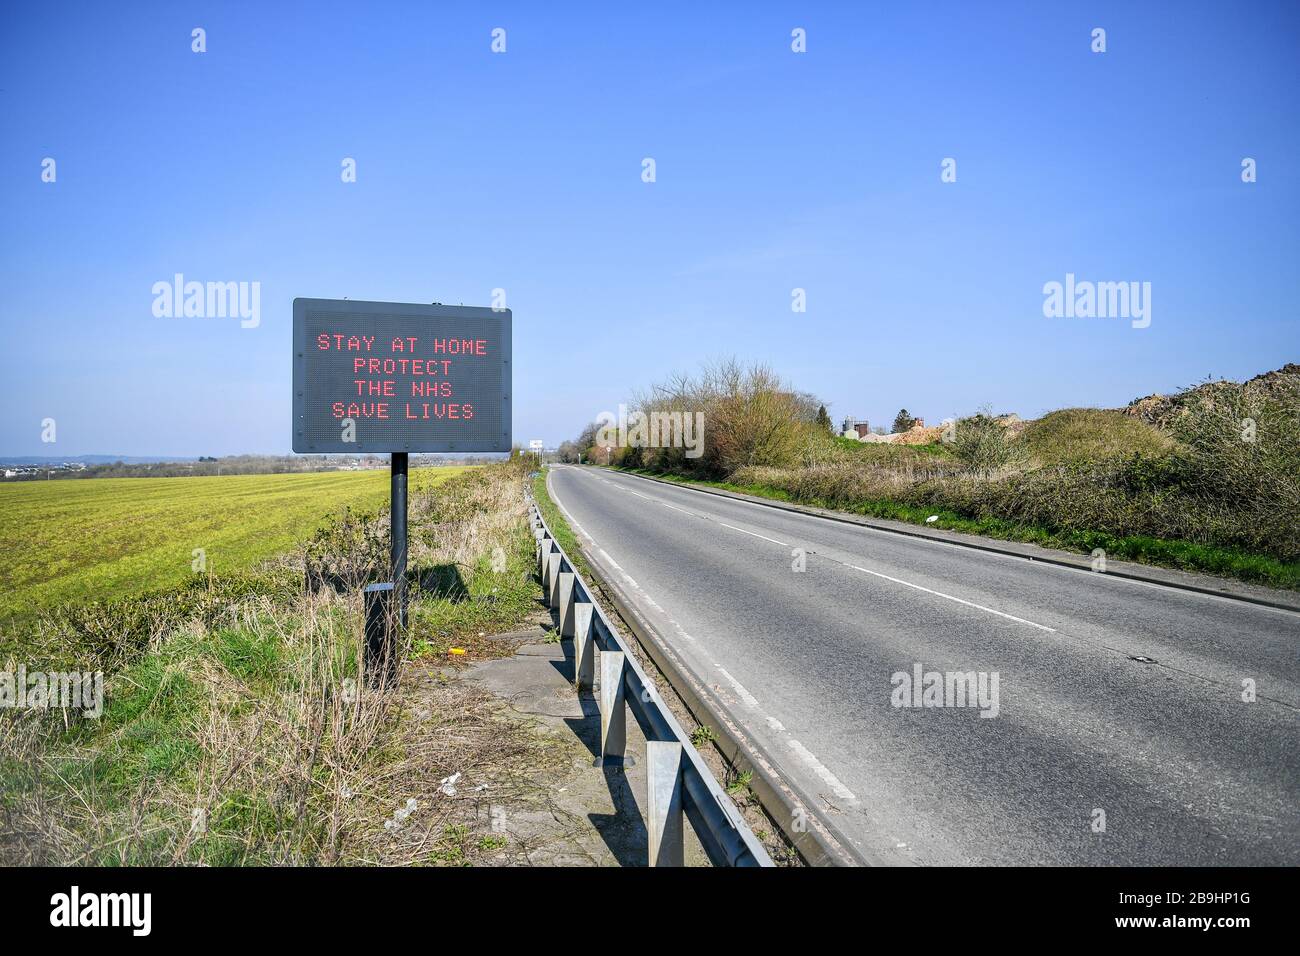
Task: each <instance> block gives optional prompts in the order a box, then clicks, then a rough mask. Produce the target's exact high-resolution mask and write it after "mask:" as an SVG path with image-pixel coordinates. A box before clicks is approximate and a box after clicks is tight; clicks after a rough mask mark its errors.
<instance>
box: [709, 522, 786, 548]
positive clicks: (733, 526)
mask: <svg viewBox="0 0 1300 956" xmlns="http://www.w3.org/2000/svg"><path fill="white" fill-rule="evenodd" d="M718 524H720V525H722V526H723V527H724V528H730V529H731V530H732V531H739V532H740V533H741V534H750V535H753V536H754V537H755V538H762V539H763V540H764V541H771V542H772V543H773V544H779V545H780V546H781V547H783V548H788V547H790V546H789V545H788V544H786V543H785V542H784V541H777V540H776V538H769V537H768V536H767V535H765V534H759V533H758V532H757V531H746V530H745V529H744V528H737V527H736V526H735V525H734V524H727V523H726V522H725V521H719V522H718Z"/></svg>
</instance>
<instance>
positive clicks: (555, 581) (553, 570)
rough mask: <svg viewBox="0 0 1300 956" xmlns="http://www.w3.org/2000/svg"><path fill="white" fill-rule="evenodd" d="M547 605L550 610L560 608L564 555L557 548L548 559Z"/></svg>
mask: <svg viewBox="0 0 1300 956" xmlns="http://www.w3.org/2000/svg"><path fill="white" fill-rule="evenodd" d="M546 561H547V568H546V605H547V607H550V608H558V607H559V606H560V566H561V565H562V564H563V563H564V555H563V554H561V553H560V549H559V548H556V549H555V550H553V551H552V552H551V553H550V554H549V555H547V557H546Z"/></svg>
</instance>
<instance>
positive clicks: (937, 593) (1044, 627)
mask: <svg viewBox="0 0 1300 956" xmlns="http://www.w3.org/2000/svg"><path fill="white" fill-rule="evenodd" d="M847 567H850V568H852V569H853V570H854V571H861V572H862V573H863V574H872V575H875V576H876V577H878V578H884V579H885V580H886V581H893V582H894V583H895V584H901V585H903V586H904V587H909V588H915V589H916V590H918V591H924V592H925V593H926V594H933V595H934V596H935V597H941V598H945V599H947V600H949V601H956V602H957V603H958V604H965V605H966V606H967V607H973V608H976V609H978V610H980V611H987V612H988V613H989V614H996V615H997V616H998V617H1005V618H1006V619H1007V620H1009V621H1015V622H1016V623H1018V624H1028V625H1029V626H1030V627H1036V628H1038V629H1039V630H1040V631H1047V632H1048V633H1049V634H1055V633H1056V628H1054V627H1048V626H1047V625H1046V624H1035V623H1034V622H1033V621H1026V620H1025V619H1024V618H1023V617H1016V616H1015V615H1014V614H1007V613H1006V612H1004V611H995V610H993V608H991V607H985V606H984V605H983V604H976V603H975V602H974V601H967V600H964V599H963V598H959V597H953V596H952V595H951V594H944V593H943V592H942V591H935V590H932V589H930V588H923V587H921V585H919V584H913V583H912V582H911V581H904V580H903V579H902V578H893V577H890V576H889V575H888V574H881V573H880V572H879V571H872V570H870V569H868V568H861V567H858V566H857V565H856V564H850V565H847Z"/></svg>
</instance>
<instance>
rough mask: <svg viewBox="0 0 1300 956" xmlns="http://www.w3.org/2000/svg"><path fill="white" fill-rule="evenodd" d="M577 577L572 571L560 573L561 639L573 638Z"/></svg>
mask: <svg viewBox="0 0 1300 956" xmlns="http://www.w3.org/2000/svg"><path fill="white" fill-rule="evenodd" d="M575 577H576V576H575V575H574V573H573V571H572V570H569V571H561V572H560V637H573V605H574V604H575V603H576V601H577V595H576V594H574V586H573V585H574V580H575Z"/></svg>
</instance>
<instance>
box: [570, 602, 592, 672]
mask: <svg viewBox="0 0 1300 956" xmlns="http://www.w3.org/2000/svg"><path fill="white" fill-rule="evenodd" d="M595 611H596V606H595V605H594V604H592V603H591V602H589V601H574V602H573V683H574V686H575V687H577V689H578V690H580V691H582V690H591V685H592V681H593V680H594V679H595V676H596V675H595V673H594V672H595V670H596V655H595V654H594V653H592V652H593V651H594V650H595V644H596V641H595V637H596V633H595V631H596V628H595V624H594V621H593V616H594V614H595Z"/></svg>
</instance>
